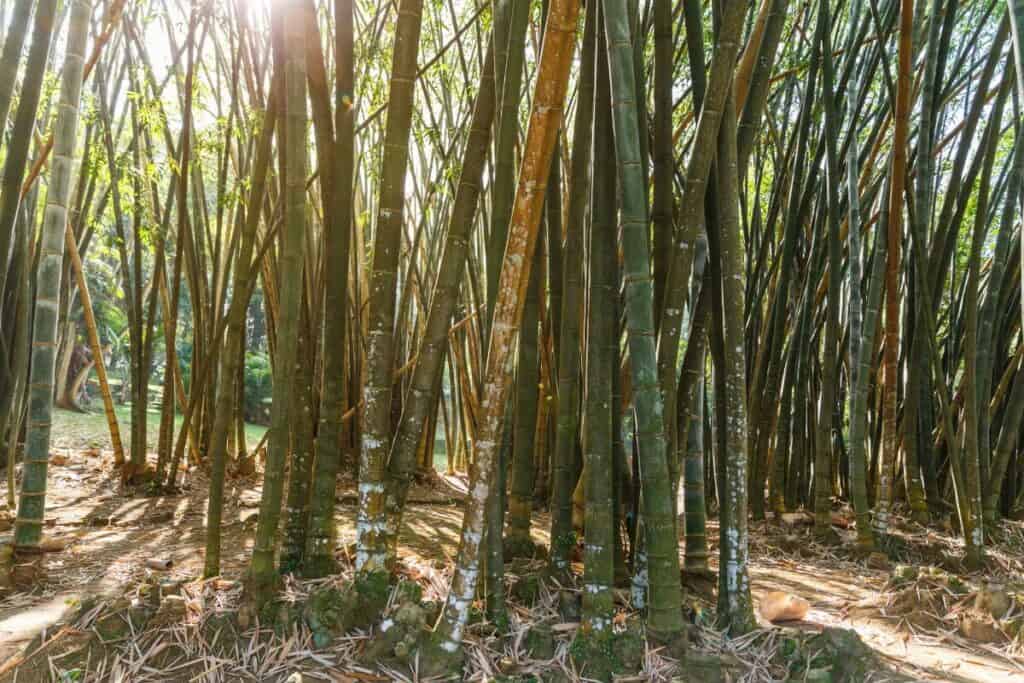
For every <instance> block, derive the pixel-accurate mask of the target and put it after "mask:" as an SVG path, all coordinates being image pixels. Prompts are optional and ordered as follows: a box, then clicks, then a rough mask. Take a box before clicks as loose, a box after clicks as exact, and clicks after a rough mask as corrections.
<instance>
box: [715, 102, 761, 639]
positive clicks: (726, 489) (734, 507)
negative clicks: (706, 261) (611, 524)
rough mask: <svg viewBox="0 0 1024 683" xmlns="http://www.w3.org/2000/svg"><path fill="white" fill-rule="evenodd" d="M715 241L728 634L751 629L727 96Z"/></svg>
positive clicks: (735, 198)
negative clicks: (722, 356)
mask: <svg viewBox="0 0 1024 683" xmlns="http://www.w3.org/2000/svg"><path fill="white" fill-rule="evenodd" d="M718 138H719V140H718V161H717V168H718V190H719V193H720V195H719V205H720V206H721V210H720V215H719V225H718V228H719V229H718V232H719V239H720V244H721V252H720V253H721V283H722V285H721V288H722V289H721V293H722V307H723V316H722V320H723V329H722V334H723V337H724V342H725V344H724V346H725V367H724V374H725V378H724V379H725V403H726V405H725V423H724V424H725V427H726V435H725V438H726V451H725V453H724V454H723V461H722V462H721V463H720V467H721V470H722V472H723V476H722V482H723V488H722V492H721V495H722V497H723V500H722V502H721V507H720V510H721V513H720V521H719V529H720V533H719V539H720V540H719V548H720V550H719V552H720V554H721V559H720V561H719V579H718V618H719V623H720V624H721V625H722V626H724V627H726V628H728V629H729V631H730V633H734V634H742V633H746V632H747V631H749V630H750V629H751V628H753V626H754V613H753V607H752V603H751V599H750V578H749V576H748V574H747V555H748V548H747V450H746V449H747V406H746V404H747V386H746V381H747V380H746V358H745V353H744V343H743V338H744V331H743V307H744V291H743V290H744V287H743V247H742V245H741V241H740V220H739V187H738V182H739V177H738V175H737V174H738V165H737V158H736V111H735V107H734V104H733V96H732V93H731V92H730V93H729V94H728V96H727V97H726V98H725V107H724V110H723V114H722V127H721V129H720V130H719V133H718Z"/></svg>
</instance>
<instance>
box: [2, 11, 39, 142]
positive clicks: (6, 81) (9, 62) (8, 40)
mask: <svg viewBox="0 0 1024 683" xmlns="http://www.w3.org/2000/svg"><path fill="white" fill-rule="evenodd" d="M32 4H33V3H32V0H17V2H15V3H14V8H13V9H12V10H11V23H10V24H9V25H8V26H7V35H6V36H5V39H4V50H3V53H2V54H0V128H6V127H7V114H9V113H10V111H11V96H12V95H13V94H14V84H15V81H17V80H18V63H19V62H20V61H21V48H22V47H23V46H24V45H25V36H26V35H28V32H27V31H26V30H25V29H26V28H28V18H29V16H30V15H31V14H32ZM23 92H24V91H23Z"/></svg>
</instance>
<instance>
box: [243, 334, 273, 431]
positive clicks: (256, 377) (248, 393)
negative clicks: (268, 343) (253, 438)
mask: <svg viewBox="0 0 1024 683" xmlns="http://www.w3.org/2000/svg"><path fill="white" fill-rule="evenodd" d="M272 391H273V378H272V376H271V370H270V356H269V355H268V354H266V353H262V352H259V351H246V353H245V420H246V421H247V422H253V423H256V424H267V422H268V420H269V419H270V408H269V406H270V398H271V394H272Z"/></svg>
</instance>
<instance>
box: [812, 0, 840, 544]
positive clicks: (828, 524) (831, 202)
mask: <svg viewBox="0 0 1024 683" xmlns="http://www.w3.org/2000/svg"><path fill="white" fill-rule="evenodd" d="M831 29H832V24H831V20H830V16H829V9H828V0H823V1H822V2H821V3H820V5H819V9H818V39H819V40H820V41H821V43H822V45H821V54H822V66H823V68H822V75H823V76H824V79H823V83H822V86H823V88H824V98H823V100H824V105H825V107H824V108H825V159H826V169H827V175H826V179H825V187H826V197H827V207H828V210H827V216H826V224H827V226H828V290H827V291H828V304H827V307H826V309H825V344H824V347H825V348H824V358H823V359H822V373H821V400H820V402H819V405H820V409H819V413H818V431H817V433H816V435H815V436H816V443H815V453H814V454H815V459H814V531H815V533H816V534H819V535H827V534H829V533H831V531H832V460H833V457H832V442H833V440H832V421H833V419H832V418H833V414H834V413H835V412H836V385H837V384H838V375H839V365H840V363H841V362H842V360H841V357H840V348H839V308H840V306H841V305H842V304H841V302H840V297H841V292H840V288H841V287H842V281H841V279H840V278H841V277H842V273H841V270H840V269H841V268H842V258H843V256H842V244H841V242H840V237H839V216H840V207H839V185H840V182H841V180H840V177H841V174H840V171H839V153H838V152H837V150H836V138H837V137H838V136H839V123H838V121H837V117H838V115H837V112H836V103H835V85H834V75H833V71H834V68H833V65H832V30H831Z"/></svg>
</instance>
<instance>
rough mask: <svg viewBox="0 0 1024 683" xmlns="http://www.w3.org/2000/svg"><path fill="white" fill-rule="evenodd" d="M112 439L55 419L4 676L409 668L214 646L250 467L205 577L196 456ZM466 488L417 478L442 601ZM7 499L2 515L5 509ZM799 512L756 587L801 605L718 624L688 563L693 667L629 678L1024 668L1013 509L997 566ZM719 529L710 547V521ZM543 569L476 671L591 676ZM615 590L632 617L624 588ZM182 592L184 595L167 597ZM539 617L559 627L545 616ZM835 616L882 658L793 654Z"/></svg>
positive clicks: (7, 638)
mask: <svg viewBox="0 0 1024 683" xmlns="http://www.w3.org/2000/svg"><path fill="white" fill-rule="evenodd" d="M86 431H87V430H86ZM102 446H103V444H102V443H99V444H98V443H97V441H96V438H95V437H94V436H89V435H88V434H85V433H80V432H75V431H70V432H66V433H61V432H60V431H58V432H57V433H56V434H55V446H54V449H53V451H52V454H51V457H53V459H54V461H55V465H54V466H53V467H52V469H51V471H50V488H49V491H50V494H49V496H48V498H47V520H48V527H47V529H46V533H47V538H48V539H49V542H50V544H51V546H52V547H51V548H50V550H51V552H47V553H44V554H42V555H41V556H39V558H38V559H36V560H34V561H33V562H30V563H27V564H25V565H20V566H16V571H15V576H14V578H15V580H16V583H15V584H14V585H13V586H10V587H8V588H7V589H0V680H2V681H7V680H11V681H29V682H32V681H44V680H124V681H143V680H153V681H167V680H174V681H177V680H182V681H189V680H210V681H215V680H286V679H288V680H292V681H298V680H302V681H313V680H329V681H389V680H413V678H412V677H409V676H408V674H402V673H400V672H398V671H396V670H391V669H386V668H373V667H367V666H362V665H360V664H359V663H358V662H359V653H360V652H361V651H362V650H363V649H365V647H366V642H367V637H366V636H363V635H360V634H350V635H348V636H345V637H341V638H336V639H334V640H333V641H332V642H331V643H329V644H328V645H326V646H325V647H321V648H317V647H314V643H313V641H312V636H311V634H310V633H308V632H307V631H305V630H301V631H292V632H284V633H278V634H277V635H274V634H273V632H272V631H271V632H266V631H264V632H262V633H261V632H260V630H259V629H255V628H252V627H250V628H249V629H248V630H246V629H244V628H238V634H237V638H235V639H233V640H232V641H231V647H230V648H227V649H225V648H224V647H222V646H221V645H223V643H220V645H218V643H219V641H218V637H219V633H220V630H219V627H218V628H212V627H210V626H209V625H210V624H220V625H221V626H224V625H225V624H226V623H228V622H225V621H223V620H222V616H223V614H225V613H230V612H231V610H232V608H233V607H235V606H237V604H238V601H239V600H240V597H241V584H240V582H239V579H240V578H241V576H242V573H243V571H244V569H245V567H246V564H247V562H248V559H249V555H250V552H251V548H252V539H253V533H254V530H255V522H256V513H257V507H258V503H259V495H260V494H259V479H258V477H253V476H249V477H233V478H231V479H230V480H229V482H228V484H227V487H228V488H227V491H226V495H225V506H226V509H225V514H224V520H225V521H224V529H223V534H224V537H223V543H222V547H223V549H224V550H223V562H222V566H223V577H222V578H221V579H217V580H210V581H201V580H199V579H198V578H197V577H199V576H201V573H202V550H203V543H204V539H203V519H204V516H205V508H206V505H205V498H206V482H205V479H204V477H203V475H202V473H201V472H199V471H194V472H192V473H190V474H189V475H188V476H187V477H186V479H185V481H184V482H183V483H184V486H183V489H182V492H181V493H180V494H179V495H174V496H161V497H145V496H136V497H133V496H131V495H130V493H129V492H125V491H122V490H121V485H120V482H119V480H118V479H117V477H116V476H115V475H114V474H113V473H112V467H111V459H110V453H109V451H108V450H104V449H103V448H101V447H102ZM463 486H464V481H463V480H462V479H461V478H458V477H438V478H437V479H436V480H434V481H432V482H430V483H429V484H428V485H423V484H420V485H417V486H416V487H415V488H414V490H413V492H412V494H411V502H410V507H409V509H408V511H407V513H406V516H405V529H404V532H403V536H402V546H401V548H402V549H401V559H402V560H403V566H404V569H403V572H404V574H405V575H406V577H407V578H410V579H412V580H415V581H417V582H418V583H420V584H421V586H422V587H423V589H424V598H425V599H429V600H435V601H437V600H440V599H442V598H443V596H444V593H445V591H446V589H447V581H448V578H449V577H450V572H451V565H452V562H451V558H452V557H453V556H454V554H455V551H456V547H457V543H458V533H459V528H460V524H461V518H462V515H461V508H460V503H459V501H460V499H461V496H462V487H463ZM338 500H339V503H340V504H339V505H338V524H339V533H340V536H341V541H342V543H341V544H340V545H341V547H342V548H343V552H344V549H345V548H346V547H347V544H348V543H349V542H351V541H352V540H354V536H355V533H354V526H353V521H354V517H355V500H356V498H355V487H354V484H353V482H342V483H341V485H340V486H339V489H338ZM5 515H7V516H4V515H0V521H2V520H5V519H8V517H9V513H5ZM807 521H808V520H807V518H806V517H805V516H804V515H803V514H801V513H794V514H791V515H786V516H785V518H784V519H782V520H779V522H775V521H771V522H761V523H751V553H750V555H751V566H750V573H751V581H752V586H753V593H754V600H755V604H757V603H759V602H760V601H761V600H762V599H764V598H765V597H766V596H769V594H771V592H773V591H782V592H785V593H787V594H792V595H795V596H797V597H800V598H803V599H805V600H806V601H808V603H809V607H810V609H809V611H808V612H807V614H806V616H805V617H804V619H803V620H802V621H799V622H790V623H787V624H784V625H782V626H772V625H771V624H769V623H767V622H765V621H764V620H763V617H762V616H759V621H760V622H761V626H762V628H760V629H758V630H756V631H754V632H753V633H751V634H749V635H747V636H745V637H743V638H740V639H734V640H725V639H723V638H722V637H721V636H720V634H718V633H717V632H716V631H715V630H714V629H713V628H712V626H711V617H710V614H711V611H712V609H713V606H714V597H713V589H714V581H713V580H711V581H708V580H706V579H701V578H700V577H689V578H688V580H687V582H686V587H687V593H686V604H685V609H686V611H687V614H688V616H689V617H690V619H691V621H693V622H694V627H693V631H692V634H691V635H692V637H691V644H692V646H693V647H692V649H691V652H692V655H691V659H690V660H688V666H686V667H685V668H684V671H683V673H682V674H681V675H682V676H683V677H682V678H678V677H677V678H674V679H673V674H672V665H673V662H672V661H671V660H669V659H667V657H666V656H664V653H662V652H660V651H658V650H656V649H654V650H652V649H650V648H649V647H648V649H647V650H646V652H643V653H642V654H643V658H642V665H643V668H642V671H641V674H640V675H639V676H637V677H634V678H630V679H623V680H634V681H643V680H665V681H669V680H681V681H691V680H692V681H705V680H707V681H715V680H721V681H772V680H787V675H788V676H789V678H788V680H819V681H820V680H836V681H838V680H865V681H868V680H870V681H903V680H934V681H953V682H955V683H982V682H984V683H989V682H991V683H1003V682H1010V681H1024V656H1022V655H1024V646H1022V644H1024V628H1022V627H1024V616H1022V615H1024V524H1022V523H1019V522H1004V523H1002V525H1001V526H1000V528H999V529H998V534H999V540H998V542H997V543H995V544H993V546H992V547H991V549H990V552H989V554H988V558H987V563H986V567H985V570H984V571H983V572H980V573H976V574H966V573H965V572H964V570H963V569H962V567H961V564H960V561H959V556H960V554H961V553H962V547H961V546H960V545H959V543H958V542H957V540H956V538H955V535H954V534H952V533H951V530H950V529H942V528H925V527H922V526H919V525H915V524H910V523H906V522H903V521H900V520H897V524H896V528H895V530H894V533H893V535H892V537H891V538H892V541H891V542H890V546H889V548H888V555H889V557H888V558H886V557H884V556H881V555H873V556H869V557H867V558H864V557H858V556H857V555H856V554H855V553H854V552H853V551H852V543H851V541H852V534H853V533H854V532H853V531H852V530H850V528H849V526H850V523H849V521H848V515H846V514H844V512H843V511H842V510H839V511H837V512H836V514H835V515H834V521H835V523H836V525H835V529H836V531H837V533H838V534H839V536H840V538H841V540H843V541H845V542H844V543H842V544H840V545H820V544H818V543H816V542H815V541H814V537H813V536H812V535H811V531H810V526H809V525H808V524H807ZM5 526H7V524H3V525H2V526H0V529H4V527H5ZM546 528H547V518H546V516H545V515H544V514H542V513H538V514H537V515H536V516H535V529H534V536H535V540H536V541H537V542H538V543H542V544H546V541H547V539H546V534H545V531H544V530H545V529H546ZM708 531H709V535H710V537H711V539H712V543H711V546H712V547H711V556H712V557H713V558H714V557H715V556H716V555H717V552H716V550H717V549H716V547H715V545H716V544H715V543H714V541H715V539H716V535H717V528H716V527H715V525H714V522H713V521H712V522H711V524H710V527H709V530H708ZM9 534H10V529H9V528H8V529H5V530H3V531H0V543H4V542H6V541H9V538H7V537H8V536H9ZM346 559H347V558H346V557H344V556H343V557H341V558H340V560H341V564H342V566H343V567H344V570H343V572H342V574H341V575H340V576H338V577H332V578H331V579H327V580H323V581H314V582H309V581H306V582H297V581H288V582H287V583H286V585H285V590H284V595H285V597H286V599H289V600H294V601H295V604H300V603H301V602H302V601H303V600H304V599H305V598H306V597H308V595H309V594H310V593H311V592H312V591H315V590H318V589H321V588H323V586H325V585H330V584H339V585H340V584H342V583H344V581H346V580H347V578H348V577H349V576H350V575H351V567H350V564H349V563H348V562H347V561H346ZM541 567H542V563H541V562H534V563H529V562H526V563H522V562H520V563H513V564H511V565H510V566H509V569H508V572H507V574H508V576H509V578H510V581H511V582H512V590H511V595H512V596H513V603H512V606H511V627H510V632H511V635H510V636H506V637H500V636H498V635H497V634H495V633H494V632H493V630H492V629H489V628H488V625H487V624H476V625H475V626H473V627H471V628H470V629H469V630H468V635H467V638H466V649H467V658H466V677H467V679H470V680H494V679H495V678H496V677H497V676H498V675H499V674H511V673H514V674H515V675H517V676H520V677H521V678H519V679H505V680H530V679H529V678H523V677H524V676H529V675H531V674H532V675H536V676H540V679H541V680H586V679H585V678H582V677H581V674H580V672H578V671H576V670H575V669H574V667H573V664H572V661H571V658H570V657H569V656H568V652H569V641H570V640H571V637H572V634H573V632H574V630H575V627H576V623H575V621H574V620H573V618H572V616H571V615H569V616H567V615H566V612H565V609H564V603H565V595H566V594H567V593H572V590H571V589H570V590H558V589H557V588H558V587H557V586H556V587H552V586H549V585H545V584H541V585H540V586H539V587H537V588H536V590H534V591H533V592H531V594H530V603H529V604H526V603H525V602H521V601H518V598H519V597H522V596H523V594H524V591H523V590H522V588H523V586H526V585H528V584H529V583H530V582H529V581H528V579H529V577H530V576H532V575H534V574H537V573H539V572H540V569H541ZM713 568H714V567H713ZM19 573H20V576H19ZM530 585H532V584H530ZM165 591H169V592H173V593H174V595H175V597H174V599H173V600H172V599H170V598H165V599H164V601H163V602H161V603H160V607H159V609H156V608H154V610H155V611H154V614H153V615H151V618H149V619H148V622H147V623H146V625H145V629H144V630H140V631H139V632H138V633H136V632H135V630H134V628H135V627H134V626H133V625H132V624H133V623H134V622H133V619H132V618H127V619H126V618H123V617H124V615H125V614H128V615H131V614H132V610H133V609H135V608H133V607H131V606H130V603H129V601H131V600H133V599H134V600H136V604H138V603H139V602H141V603H146V602H147V601H150V600H152V597H153V594H154V593H162V592H165ZM619 598H620V608H621V609H622V610H623V613H622V614H621V615H620V616H621V621H622V622H625V621H626V619H627V616H628V615H627V614H626V613H627V612H628V609H626V608H625V602H626V591H625V590H621V591H619ZM172 604H173V605H174V606H175V609H176V610H178V611H177V612H173V613H171V612H170V611H169V610H168V609H167V606H168V605H172ZM116 610H120V612H118V613H117V614H116V615H115V611H116ZM111 615H114V616H111ZM992 615H995V616H996V618H993V616H992ZM112 618H115V619H117V620H118V623H119V624H127V625H128V626H127V627H126V628H127V629H128V630H127V632H120V631H119V632H118V634H117V635H118V637H117V638H113V639H109V638H104V647H103V648H100V649H96V648H93V649H90V650H89V653H90V654H89V657H88V661H85V662H82V661H80V659H79V660H76V662H75V665H74V667H72V668H69V667H68V666H67V662H66V661H65V658H66V656H67V654H68V653H71V652H80V651H81V646H82V643H83V642H90V641H88V639H89V638H91V637H93V636H92V635H90V634H95V633H97V632H101V631H104V630H106V631H109V630H110V622H111V619H112ZM538 622H544V623H545V624H547V625H548V626H549V628H546V629H544V630H543V631H541V630H539V628H538V627H537V626H536V624H537V623H538ZM236 627H237V624H235V625H234V626H232V628H236ZM843 629H852V630H853V631H855V632H856V634H857V635H858V636H859V638H860V640H861V641H863V643H864V644H865V645H866V646H867V648H863V649H862V650H857V649H856V648H854V650H852V651H850V650H844V649H843V648H842V647H840V648H839V649H838V650H837V652H836V654H835V656H836V659H837V661H836V662H835V663H834V666H835V667H838V668H842V667H843V666H844V662H842V661H838V660H841V659H842V658H844V657H845V658H850V659H860V660H865V662H866V661H867V660H870V663H867V664H865V666H864V671H865V672H866V673H863V674H862V675H860V678H858V679H845V678H843V679H841V678H813V676H812V675H809V674H813V673H814V671H808V670H809V669H810V668H811V665H810V664H806V663H805V664H806V665H801V664H800V662H798V661H796V660H798V659H799V658H800V657H801V656H807V658H808V659H813V656H814V655H813V653H812V654H811V655H802V654H801V653H806V652H808V651H809V650H813V649H814V648H819V649H820V648H821V647H824V646H823V645H821V643H823V642H826V643H827V638H835V637H840V636H841V634H843V633H846V631H843ZM538 633H543V634H544V635H545V636H546V641H547V642H544V641H545V638H544V637H541V638H540V639H539V640H540V644H538V635H537V634H538ZM836 634H840V636H836ZM823 637H824V638H826V640H825V641H823V640H821V639H822V638H823ZM83 639H84V640H83ZM91 642H95V641H91ZM76 648H77V649H76ZM868 648H869V649H868ZM172 652H173V653H174V654H173V656H172V654H171V653H172ZM709 662H711V663H713V664H709ZM298 672H301V675H300V676H299V677H295V674H296V673H298ZM583 675H585V671H584V672H583ZM679 675H680V674H678V673H677V674H675V676H679ZM289 677H292V678H290V679H289Z"/></svg>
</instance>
